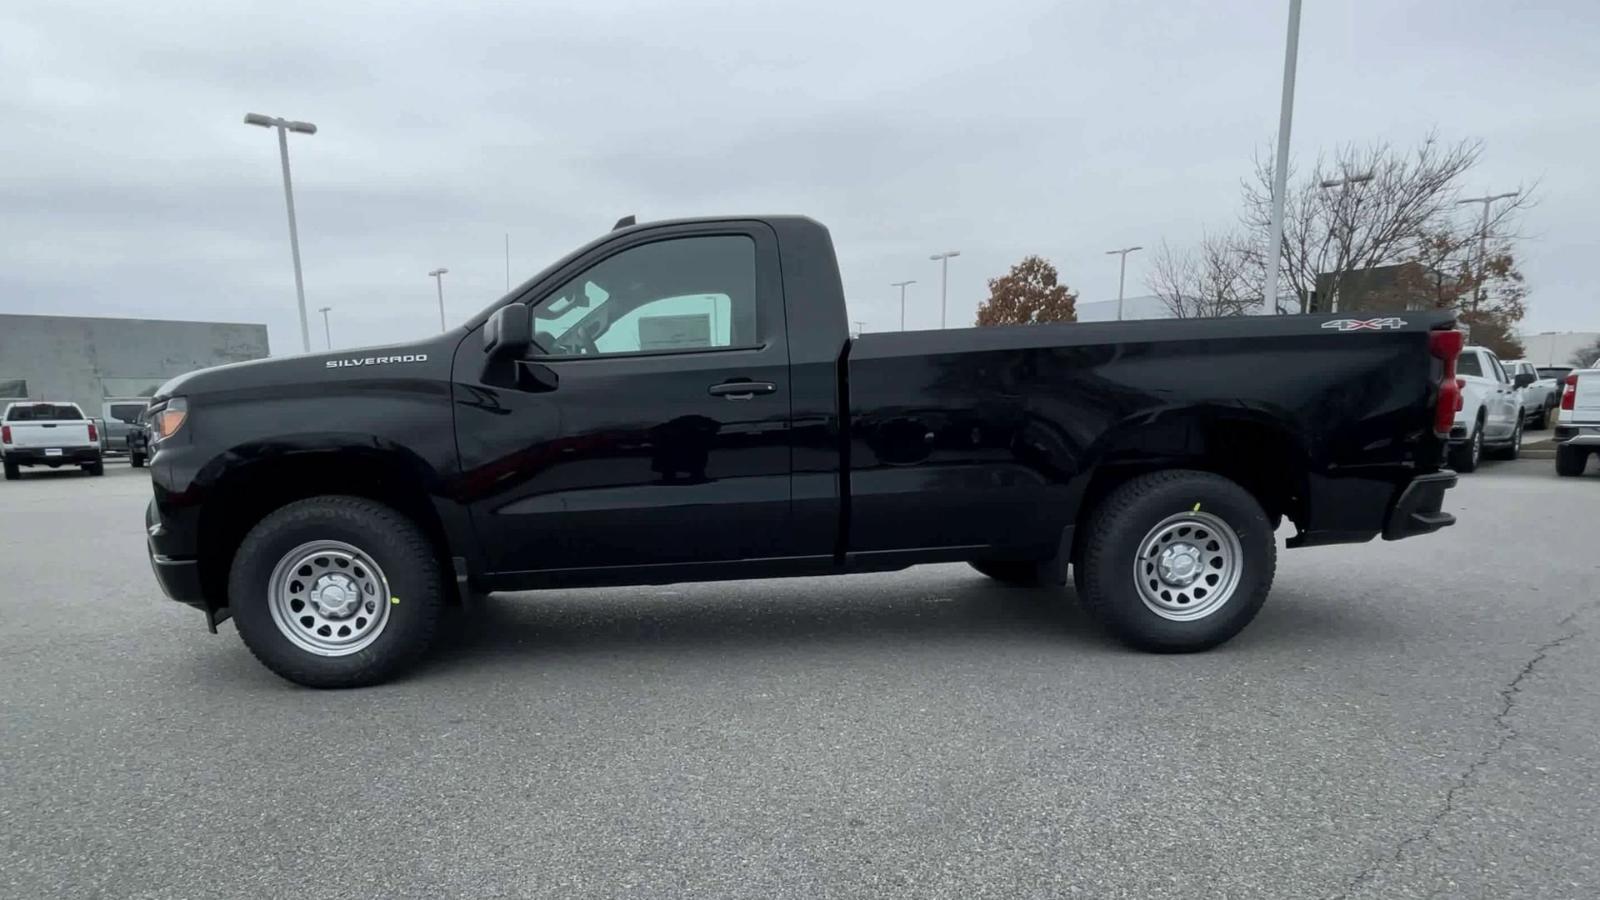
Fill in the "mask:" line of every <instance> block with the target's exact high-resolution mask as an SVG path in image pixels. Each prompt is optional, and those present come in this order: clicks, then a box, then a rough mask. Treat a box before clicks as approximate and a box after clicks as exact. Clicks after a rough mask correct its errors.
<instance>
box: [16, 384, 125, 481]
mask: <svg viewBox="0 0 1600 900" xmlns="http://www.w3.org/2000/svg"><path fill="white" fill-rule="evenodd" d="M0 463H3V464H4V469H5V475H6V480H7V481H15V480H17V479H18V478H20V477H22V476H21V470H22V468H23V467H24V466H49V467H50V468H52V469H59V468H61V467H62V466H70V465H76V466H82V467H83V470H84V471H85V472H88V473H89V474H90V475H104V474H105V471H106V470H105V463H104V458H103V457H102V456H101V452H100V429H99V428H98V427H96V425H95V423H94V422H93V421H91V420H90V419H88V418H87V417H85V416H84V414H83V410H81V409H79V408H78V404H76V403H51V402H48V401H34V400H29V401H25V402H22V403H11V404H8V405H7V406H6V409H5V413H4V414H0Z"/></svg>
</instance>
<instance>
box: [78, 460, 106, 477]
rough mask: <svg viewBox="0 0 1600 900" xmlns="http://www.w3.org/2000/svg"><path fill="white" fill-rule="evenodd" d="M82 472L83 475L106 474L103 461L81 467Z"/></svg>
mask: <svg viewBox="0 0 1600 900" xmlns="http://www.w3.org/2000/svg"><path fill="white" fill-rule="evenodd" d="M83 472H84V474H85V475H104V474H105V473H106V464H105V462H104V461H101V462H92V463H89V464H88V465H86V466H84V467H83Z"/></svg>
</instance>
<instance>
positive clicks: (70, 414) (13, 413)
mask: <svg viewBox="0 0 1600 900" xmlns="http://www.w3.org/2000/svg"><path fill="white" fill-rule="evenodd" d="M81 418H83V413H81V412H78V408H77V407H76V406H71V405H68V404H65V403H30V404H28V405H27V406H13V407H11V409H10V411H8V412H7V413H6V421H7V422H44V421H53V420H60V419H81Z"/></svg>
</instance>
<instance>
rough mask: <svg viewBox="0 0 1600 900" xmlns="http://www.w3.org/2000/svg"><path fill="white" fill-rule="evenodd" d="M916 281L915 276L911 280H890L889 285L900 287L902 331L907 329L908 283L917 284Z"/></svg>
mask: <svg viewBox="0 0 1600 900" xmlns="http://www.w3.org/2000/svg"><path fill="white" fill-rule="evenodd" d="M916 283H917V280H916V279H915V278H913V279H911V280H910V281H891V282H889V286H890V287H897V288H899V289H900V330H901V331H905V330H906V285H908V284H916Z"/></svg>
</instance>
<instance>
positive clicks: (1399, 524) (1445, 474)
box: [1383, 469, 1456, 541]
mask: <svg viewBox="0 0 1600 900" xmlns="http://www.w3.org/2000/svg"><path fill="white" fill-rule="evenodd" d="M1455 486H1456V473H1454V472H1451V471H1449V470H1448V469H1447V470H1443V471H1439V472H1433V473H1431V474H1428V475H1418V476H1417V477H1416V478H1413V479H1411V483H1410V484H1408V485H1406V487H1405V490H1403V491H1401V492H1400V499H1398V500H1396V501H1395V503H1394V506H1392V507H1390V509H1389V515H1388V517H1387V518H1386V519H1385V520H1384V523H1383V539H1384V540H1386V541H1398V540H1400V539H1401V538H1408V537H1415V536H1417V535H1419V534H1431V533H1433V532H1435V531H1438V530H1439V529H1441V528H1445V527H1448V526H1450V525H1454V524H1455V523H1456V517H1455V516H1452V515H1450V514H1449V513H1447V512H1443V511H1442V507H1443V506H1444V492H1445V491H1448V490H1450V489H1451V488H1453V487H1455Z"/></svg>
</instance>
